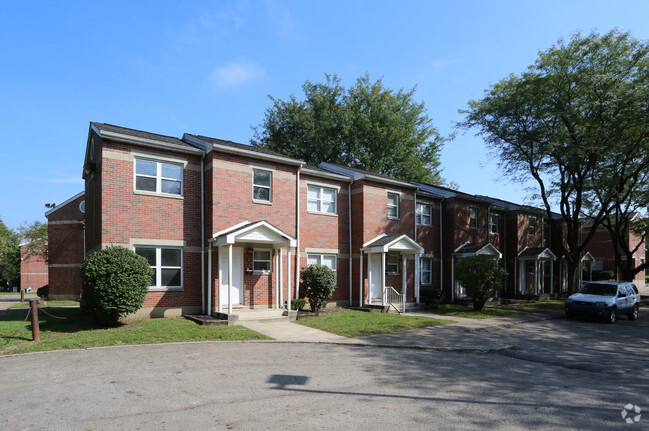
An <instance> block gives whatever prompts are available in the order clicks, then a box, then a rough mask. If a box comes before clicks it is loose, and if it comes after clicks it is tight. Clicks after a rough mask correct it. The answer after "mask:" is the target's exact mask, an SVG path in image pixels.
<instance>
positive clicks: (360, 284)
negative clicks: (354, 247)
mask: <svg viewBox="0 0 649 431" xmlns="http://www.w3.org/2000/svg"><path fill="white" fill-rule="evenodd" d="M359 258H360V261H361V264H360V271H359V273H358V306H359V307H362V306H363V250H361V251H360V255H359ZM368 265H369V264H368Z"/></svg>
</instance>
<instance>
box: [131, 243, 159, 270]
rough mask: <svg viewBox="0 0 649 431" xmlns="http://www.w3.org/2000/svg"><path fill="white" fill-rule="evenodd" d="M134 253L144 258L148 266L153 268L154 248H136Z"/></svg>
mask: <svg viewBox="0 0 649 431" xmlns="http://www.w3.org/2000/svg"><path fill="white" fill-rule="evenodd" d="M135 253H136V254H139V255H140V256H142V257H143V258H145V259H146V260H147V262H149V265H151V266H155V248H142V247H137V248H136V249H135Z"/></svg>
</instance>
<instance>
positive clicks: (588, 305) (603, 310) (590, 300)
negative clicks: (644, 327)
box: [565, 281, 640, 323]
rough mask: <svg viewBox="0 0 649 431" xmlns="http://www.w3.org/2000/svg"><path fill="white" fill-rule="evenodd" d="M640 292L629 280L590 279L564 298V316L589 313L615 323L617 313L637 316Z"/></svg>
mask: <svg viewBox="0 0 649 431" xmlns="http://www.w3.org/2000/svg"><path fill="white" fill-rule="evenodd" d="M639 306H640V293H639V292H638V288H637V287H636V286H635V284H633V283H631V282H629V281H592V282H590V283H586V284H584V285H583V286H582V287H581V289H579V292H577V293H575V294H574V295H570V296H569V297H568V299H566V305H565V311H566V317H567V318H569V319H570V318H572V317H574V316H575V315H576V314H577V313H585V314H591V315H595V316H599V317H602V318H604V319H605V320H606V321H607V322H608V323H615V321H616V320H617V316H618V315H619V314H626V315H627V316H628V317H629V320H635V319H637V318H638V307H639Z"/></svg>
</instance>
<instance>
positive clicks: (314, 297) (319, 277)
mask: <svg viewBox="0 0 649 431" xmlns="http://www.w3.org/2000/svg"><path fill="white" fill-rule="evenodd" d="M300 275H301V276H302V281H301V282H300V289H302V292H304V296H306V297H307V298H309V306H310V307H311V311H313V312H314V313H316V314H318V313H319V312H320V310H322V309H323V308H325V306H326V305H327V299H329V298H331V295H333V293H334V290H335V289H336V273H335V272H334V271H333V270H331V269H330V268H328V267H326V266H324V265H311V266H309V267H307V268H305V269H303V270H302V272H301V273H300Z"/></svg>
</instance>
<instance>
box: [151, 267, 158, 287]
mask: <svg viewBox="0 0 649 431" xmlns="http://www.w3.org/2000/svg"><path fill="white" fill-rule="evenodd" d="M157 279H158V276H157V273H156V270H155V268H153V275H152V276H151V286H153V287H156V286H157V285H158V282H157Z"/></svg>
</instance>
